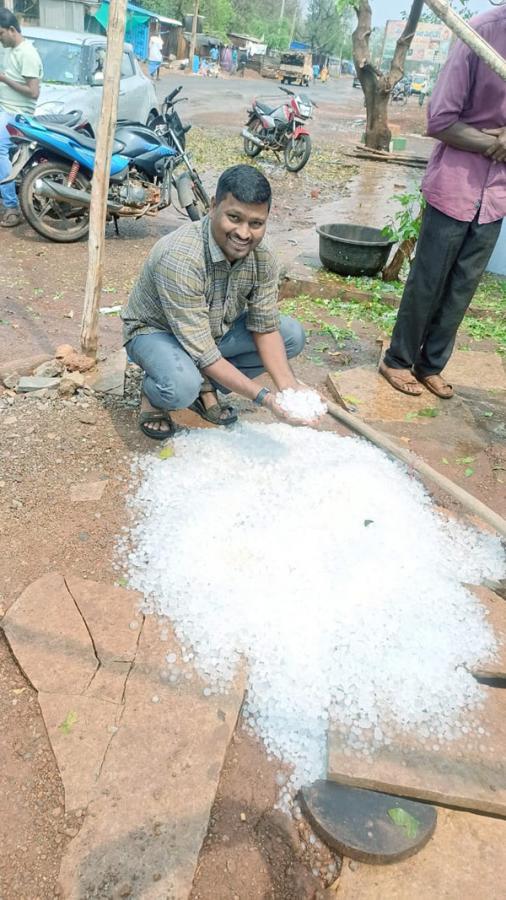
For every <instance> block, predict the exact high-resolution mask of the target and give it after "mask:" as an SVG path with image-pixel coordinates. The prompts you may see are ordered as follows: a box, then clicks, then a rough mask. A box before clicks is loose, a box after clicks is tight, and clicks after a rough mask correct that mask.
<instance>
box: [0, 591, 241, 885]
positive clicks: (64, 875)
mask: <svg viewBox="0 0 506 900" xmlns="http://www.w3.org/2000/svg"><path fill="white" fill-rule="evenodd" d="M138 606H139V597H138V595H136V594H134V593H133V592H130V591H126V590H124V589H123V588H119V587H111V586H110V585H107V584H102V583H100V582H92V581H88V580H86V579H82V578H78V577H76V576H72V577H69V578H65V577H64V576H62V575H59V574H56V573H52V574H49V575H45V576H43V577H42V578H39V579H38V580H37V581H36V582H34V583H33V584H31V585H30V586H29V587H28V588H27V589H26V590H25V591H24V592H23V593H22V594H21V596H20V597H19V598H18V600H17V601H16V602H15V603H14V604H13V606H12V607H11V608H10V610H9V612H8V613H7V615H6V616H5V618H4V620H3V627H4V630H5V634H6V637H7V639H8V641H9V644H10V646H11V648H12V651H13V653H14V654H15V656H16V658H17V660H18V662H19V664H20V666H21V668H22V669H23V671H24V673H25V675H26V676H27V678H28V679H29V680H30V681H31V683H32V684H33V686H34V687H35V689H36V690H37V692H38V699H39V704H40V707H41V710H42V715H43V717H44V722H45V725H46V728H47V731H48V735H49V739H50V742H51V746H52V749H53V751H54V754H55V757H56V760H57V764H58V768H59V770H60V773H61V777H62V781H63V785H64V790H65V809H66V812H72V811H73V810H85V816H84V817H83V825H82V827H81V829H80V831H79V833H78V834H77V835H76V837H75V838H74V839H73V840H72V841H71V843H70V844H69V846H68V849H67V852H66V855H65V856H64V858H63V862H62V868H61V873H60V876H61V877H60V886H61V891H62V895H63V896H64V897H65V898H71V900H87V898H95V897H96V898H104V897H116V896H118V897H119V896H131V897H139V898H140V897H142V898H143V900H158V898H160V900H162V898H173V900H179V898H185V897H187V896H188V894H189V892H190V889H191V884H192V880H193V875H194V871H195V866H196V864H197V858H198V854H199V851H200V847H201V845H202V841H203V839H204V837H205V834H206V830H207V825H208V820H209V813H210V809H211V805H212V802H213V800H214V797H215V793H216V788H217V784H218V779H219V775H220V772H221V768H222V764H223V759H224V756H225V753H226V749H227V746H228V743H229V740H230V737H231V735H232V732H233V730H234V727H235V724H236V720H237V716H238V713H239V709H240V705H241V701H242V690H241V689H240V686H238V687H237V688H236V689H235V690H233V691H231V692H230V693H229V694H227V695H226V696H219V697H216V696H211V697H208V696H204V694H203V690H202V687H203V686H202V684H201V683H200V682H199V681H198V679H197V678H191V679H189V680H187V679H185V680H183V681H181V682H179V683H177V684H174V683H170V682H168V681H167V680H166V678H164V677H163V676H164V661H165V655H166V654H167V652H168V651H171V650H172V649H177V643H176V641H175V639H174V637H173V635H172V633H171V631H170V628H169V627H168V625H167V623H164V625H163V642H162V641H161V640H160V624H159V623H158V621H157V620H156V619H154V618H152V617H148V618H147V619H145V618H144V616H143V615H142V614H141V613H139V612H138V611H137V610H138ZM127 889H128V893H125V891H127ZM122 892H123V893H122Z"/></svg>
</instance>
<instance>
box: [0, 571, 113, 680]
mask: <svg viewBox="0 0 506 900" xmlns="http://www.w3.org/2000/svg"><path fill="white" fill-rule="evenodd" d="M2 627H3V629H4V631H5V635H6V637H7V640H8V641H9V644H10V646H11V649H12V652H13V653H14V655H15V657H16V659H17V660H18V662H19V664H20V666H21V668H22V669H23V671H24V673H25V675H26V677H27V678H28V679H29V680H30V681H31V683H32V684H33V686H34V687H35V689H36V690H38V691H45V692H46V693H56V692H62V693H73V694H79V693H82V692H83V691H84V690H86V688H87V686H88V684H89V683H90V681H91V679H92V678H93V675H94V674H95V672H96V670H97V668H98V665H99V663H98V660H97V657H96V656H95V653H94V650H93V643H92V641H91V638H90V635H89V632H88V629H87V627H86V624H85V622H84V621H83V618H82V616H81V614H80V612H79V610H78V608H77V606H76V605H75V603H74V601H73V599H72V596H71V594H70V593H69V591H68V590H67V586H66V584H65V579H64V578H63V576H62V575H58V574H54V573H52V574H50V575H44V576H43V577H42V578H39V579H38V580H37V581H35V582H33V584H31V585H30V586H29V587H27V588H26V590H25V591H23V593H22V594H21V596H20V597H18V599H17V600H16V601H15V602H14V603H13V605H12V606H11V608H10V609H9V611H8V613H7V615H6V616H5V617H4V619H3V620H2Z"/></svg>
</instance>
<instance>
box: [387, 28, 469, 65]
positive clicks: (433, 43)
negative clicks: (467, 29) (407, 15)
mask: <svg viewBox="0 0 506 900" xmlns="http://www.w3.org/2000/svg"><path fill="white" fill-rule="evenodd" d="M405 25H406V23H405V22H403V21H400V20H397V19H389V21H388V22H387V23H386V25H385V33H384V36H383V46H382V52H381V67H382V68H387V67H388V66H389V65H390V63H391V62H392V59H393V56H394V52H395V45H396V44H397V41H398V40H399V38H400V36H401V34H402V32H403V31H404V28H405ZM451 38H452V33H451V31H450V29H449V28H447V26H446V25H442V24H437V25H431V24H430V23H429V22H420V23H419V24H418V25H417V28H416V32H415V36H414V38H413V41H412V43H411V47H410V48H409V50H408V55H407V57H406V66H405V71H406V73H407V74H409V73H410V72H414V71H417V72H419V71H422V72H426V73H427V74H429V73H431V74H434V75H436V74H437V73H438V72H439V69H440V68H441V66H442V65H444V63H445V62H446V58H447V56H448V52H449V50H450V44H451Z"/></svg>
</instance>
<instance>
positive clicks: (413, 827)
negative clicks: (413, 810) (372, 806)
mask: <svg viewBox="0 0 506 900" xmlns="http://www.w3.org/2000/svg"><path fill="white" fill-rule="evenodd" d="M388 815H389V816H390V818H391V820H392V822H393V823H394V824H395V825H398V827H399V828H402V830H403V831H404V832H405V833H406V836H407V837H408V838H416V836H417V834H418V830H419V828H420V822H419V821H418V819H415V817H414V816H412V815H411V814H410V813H408V812H406V810H405V809H403V808H402V806H394V807H392V809H389V810H388Z"/></svg>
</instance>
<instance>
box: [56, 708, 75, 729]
mask: <svg viewBox="0 0 506 900" xmlns="http://www.w3.org/2000/svg"><path fill="white" fill-rule="evenodd" d="M76 722H77V713H76V712H73V710H70V712H68V713H67V715H66V716H65V719H64V720H63V722H62V723H61V725H60V726H59V729H60V731H61V732H62V733H63V734H70V732H71V731H72V728H73V727H74V725H75V724H76Z"/></svg>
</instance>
